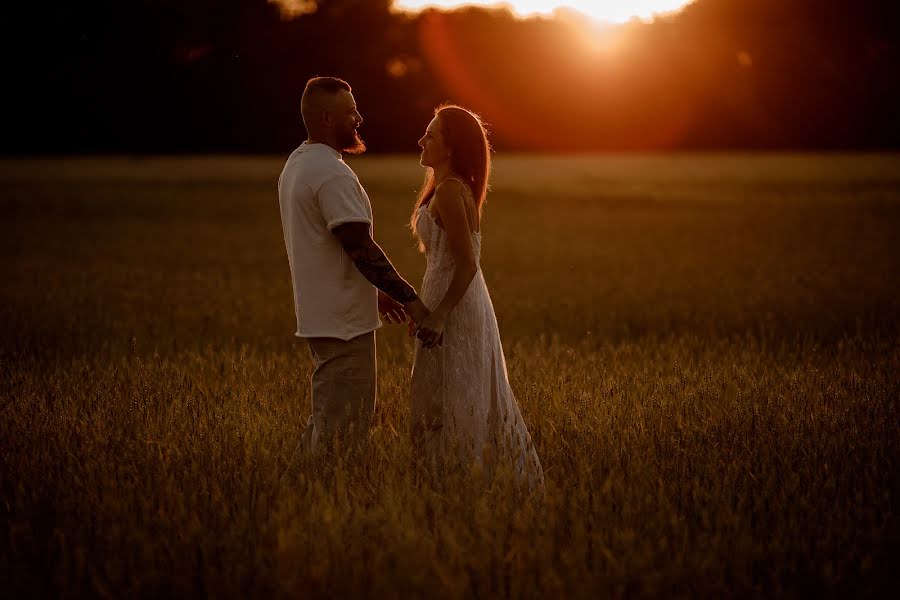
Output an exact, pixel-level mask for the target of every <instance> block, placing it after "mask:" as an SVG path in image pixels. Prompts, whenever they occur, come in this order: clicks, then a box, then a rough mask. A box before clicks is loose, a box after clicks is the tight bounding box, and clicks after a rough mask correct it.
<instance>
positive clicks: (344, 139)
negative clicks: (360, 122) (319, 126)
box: [337, 128, 366, 154]
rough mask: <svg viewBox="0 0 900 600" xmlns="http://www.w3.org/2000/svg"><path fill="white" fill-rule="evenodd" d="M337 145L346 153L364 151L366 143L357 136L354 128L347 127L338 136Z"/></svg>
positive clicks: (360, 152)
mask: <svg viewBox="0 0 900 600" xmlns="http://www.w3.org/2000/svg"><path fill="white" fill-rule="evenodd" d="M337 142H338V146H340V148H341V152H344V153H346V154H362V153H363V152H365V151H366V143H365V142H364V141H363V140H362V138H361V137H359V133H357V131H356V129H355V128H353V129H347V130H346V131H342V132H341V133H340V135H339V136H338V140H337Z"/></svg>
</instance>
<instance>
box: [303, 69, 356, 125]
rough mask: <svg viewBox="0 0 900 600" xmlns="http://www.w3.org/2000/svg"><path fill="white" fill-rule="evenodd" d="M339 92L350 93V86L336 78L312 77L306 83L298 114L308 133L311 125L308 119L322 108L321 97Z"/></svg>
mask: <svg viewBox="0 0 900 600" xmlns="http://www.w3.org/2000/svg"><path fill="white" fill-rule="evenodd" d="M340 91H347V92H349V91H350V84H349V83H347V82H346V81H344V80H343V79H338V78H337V77H313V78H312V79H310V80H309V81H307V82H306V88H305V89H304V90H303V97H302V98H301V99H300V114H301V116H302V117H303V124H304V125H305V126H306V130H307V131H309V128H310V126H311V125H312V123H311V121H309V119H311V118H312V116H313V115H314V114H315V113H316V112H317V111H319V110H321V109H322V106H323V100H324V98H323V96H326V95H327V96H333V95H334V94H337V93H338V92H340Z"/></svg>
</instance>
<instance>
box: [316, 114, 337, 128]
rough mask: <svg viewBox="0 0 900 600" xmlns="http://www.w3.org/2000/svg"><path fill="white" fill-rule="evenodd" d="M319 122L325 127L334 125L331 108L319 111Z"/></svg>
mask: <svg viewBox="0 0 900 600" xmlns="http://www.w3.org/2000/svg"><path fill="white" fill-rule="evenodd" d="M319 122H320V123H321V124H322V125H324V126H325V127H334V115H333V114H331V111H330V110H323V111H322V112H320V113H319Z"/></svg>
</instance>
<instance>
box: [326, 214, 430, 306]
mask: <svg viewBox="0 0 900 600" xmlns="http://www.w3.org/2000/svg"><path fill="white" fill-rule="evenodd" d="M332 233H334V235H335V237H337V239H338V241H339V242H340V243H341V246H343V247H344V251H345V252H346V253H347V254H348V255H349V256H350V258H351V259H352V260H353V263H354V264H355V265H356V268H357V269H359V272H360V273H362V275H363V277H365V278H366V279H368V280H369V283H371V284H372V285H374V286H375V287H377V288H378V289H379V290H381V291H382V292H384V293H385V294H387V295H388V296H390V297H391V298H393V299H394V300H396V301H397V302H400V303H402V304H408V303H410V302H413V301H415V300H417V299H418V296H417V295H416V290H415V289H413V287H412V286H411V285H409V284H408V283H407V282H406V280H405V279H403V278H402V277H400V275H399V274H398V273H397V270H396V269H394V265H392V264H391V261H389V260H388V257H387V256H385V255H384V251H383V250H382V249H381V247H380V246H379V245H378V244H376V243H375V240H373V239H372V236H370V235H369V224H368V223H344V224H343V225H338V226H337V227H335V228H334V230H333V231H332Z"/></svg>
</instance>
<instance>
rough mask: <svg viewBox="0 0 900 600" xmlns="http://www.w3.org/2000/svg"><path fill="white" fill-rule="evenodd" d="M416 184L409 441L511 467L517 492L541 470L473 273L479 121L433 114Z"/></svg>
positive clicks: (458, 111)
mask: <svg viewBox="0 0 900 600" xmlns="http://www.w3.org/2000/svg"><path fill="white" fill-rule="evenodd" d="M419 146H420V147H421V148H422V157H421V164H422V166H424V167H426V175H425V184H424V185H423V187H422V190H421V192H420V193H419V197H418V200H417V201H416V206H415V209H414V210H413V214H412V218H411V220H410V225H411V227H412V230H413V232H414V234H415V235H416V236H417V237H418V239H419V242H420V248H421V249H423V250H424V251H425V257H426V261H427V267H426V270H425V278H424V281H423V282H422V287H421V294H420V296H421V298H422V300H423V301H424V302H425V304H426V305H427V306H428V307H429V308H430V309H431V310H432V312H431V314H430V315H429V316H428V317H427V318H426V319H424V320H423V321H422V322H421V323H419V324H418V329H415V326H414V325H411V328H413V330H415V331H416V337H417V338H418V341H417V343H416V352H415V360H414V363H413V370H412V384H411V413H412V422H413V426H412V433H413V440H414V442H415V443H416V445H417V447H418V448H419V449H421V451H422V452H423V453H425V454H426V455H427V456H429V457H430V458H437V457H447V456H454V455H455V456H460V457H461V458H465V457H466V456H467V455H471V456H472V457H473V458H474V459H475V460H476V461H478V462H482V461H484V460H485V457H490V458H489V459H488V461H487V462H488V464H487V465H486V466H487V467H488V468H489V469H490V470H493V467H495V466H496V464H497V462H498V461H500V460H504V459H505V458H507V457H508V458H510V459H511V465H510V466H511V467H512V468H513V470H514V472H515V474H516V476H517V478H518V479H519V481H520V482H522V481H524V482H525V483H527V485H528V487H535V486H540V485H542V484H543V479H544V476H543V470H542V468H541V463H540V460H539V459H538V456H537V452H536V451H535V448H534V445H533V444H532V442H531V436H529V435H528V430H527V428H526V427H525V423H524V422H523V420H522V415H521V413H520V412H519V407H518V405H517V404H516V399H515V397H514V396H513V393H512V390H511V389H510V386H509V380H508V378H507V374H506V360H505V359H504V357H503V349H502V348H501V345H500V333H499V330H498V328H497V318H496V315H495V314H494V307H493V305H492V304H491V297H490V295H489V294H488V290H487V286H486V285H485V282H484V277H483V276H482V273H481V269H480V267H479V257H480V254H481V213H482V206H483V204H484V199H485V196H486V194H487V188H488V176H489V172H490V166H491V157H490V145H489V144H488V140H487V135H486V133H485V130H484V127H483V125H482V123H481V120H480V119H479V118H478V117H477V116H476V115H475V114H473V113H472V112H470V111H468V110H466V109H464V108H461V107H458V106H452V105H448V106H442V107H439V108H438V109H437V110H436V111H435V117H434V119H433V120H432V121H431V123H430V124H429V125H428V128H427V130H426V131H425V135H424V136H423V137H422V139H420V140H419Z"/></svg>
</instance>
